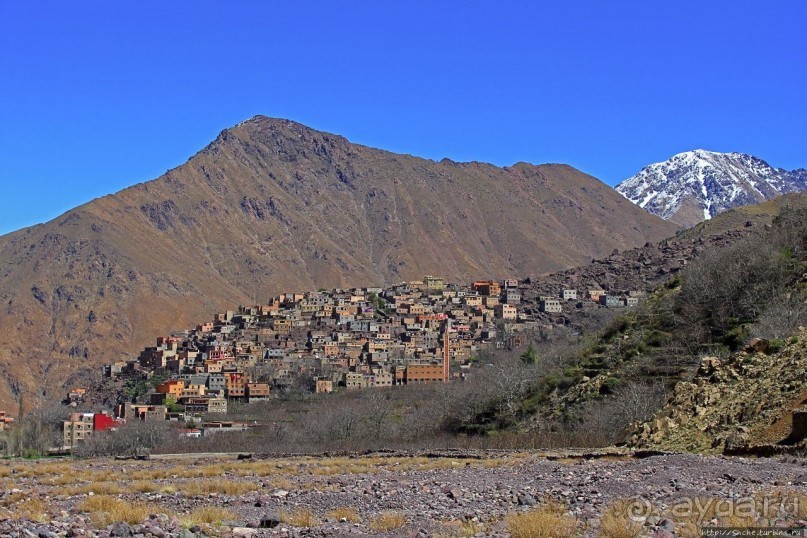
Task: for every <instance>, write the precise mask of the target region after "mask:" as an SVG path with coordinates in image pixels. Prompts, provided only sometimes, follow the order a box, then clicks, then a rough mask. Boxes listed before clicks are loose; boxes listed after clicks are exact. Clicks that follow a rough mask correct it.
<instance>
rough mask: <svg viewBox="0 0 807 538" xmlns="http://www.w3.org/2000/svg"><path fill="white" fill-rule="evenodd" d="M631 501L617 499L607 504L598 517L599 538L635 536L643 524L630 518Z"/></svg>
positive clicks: (639, 532)
mask: <svg viewBox="0 0 807 538" xmlns="http://www.w3.org/2000/svg"><path fill="white" fill-rule="evenodd" d="M630 506H631V501H630V500H629V499H624V500H618V501H616V502H614V503H613V504H611V505H609V506H608V507H607V508H606V509H605V511H604V512H603V514H602V517H601V518H600V533H599V536H600V538H636V537H637V536H639V535H641V533H642V529H643V525H642V523H641V522H639V521H634V520H633V519H631V518H630V511H629V510H630Z"/></svg>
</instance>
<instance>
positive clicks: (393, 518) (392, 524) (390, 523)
mask: <svg viewBox="0 0 807 538" xmlns="http://www.w3.org/2000/svg"><path fill="white" fill-rule="evenodd" d="M404 525H406V518H405V517H404V516H403V514H399V513H398V512H384V513H382V514H378V515H377V516H376V517H374V518H373V519H371V520H370V524H369V527H370V528H371V529H372V530H374V531H376V532H389V531H394V530H395V529H400V528H401V527H403V526H404Z"/></svg>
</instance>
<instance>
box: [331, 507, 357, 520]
mask: <svg viewBox="0 0 807 538" xmlns="http://www.w3.org/2000/svg"><path fill="white" fill-rule="evenodd" d="M327 516H328V517H329V518H332V519H335V520H336V521H347V522H349V523H359V522H360V521H361V517H360V516H359V513H358V512H356V510H354V509H353V508H349V507H346V506H344V507H341V508H336V509H335V510H331V511H330V512H328V514H327Z"/></svg>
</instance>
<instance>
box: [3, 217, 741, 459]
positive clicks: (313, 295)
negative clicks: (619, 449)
mask: <svg viewBox="0 0 807 538" xmlns="http://www.w3.org/2000/svg"><path fill="white" fill-rule="evenodd" d="M746 233H748V230H744V231H742V232H737V231H732V232H728V233H724V234H718V235H715V236H710V237H706V238H696V239H688V240H682V241H670V242H664V243H661V244H658V245H651V244H648V245H645V246H644V247H641V248H637V249H631V250H628V251H625V252H622V253H619V252H614V253H613V254H612V255H611V256H610V257H608V258H605V259H603V260H593V261H592V263H591V264H589V265H586V266H582V267H579V268H575V269H569V270H566V271H562V272H559V273H554V274H551V275H545V276H544V277H542V278H540V279H529V278H527V279H522V280H516V279H505V280H501V281H496V280H484V281H476V282H473V283H472V284H470V285H467V284H466V285H462V284H452V283H446V282H445V280H444V279H443V278H441V277H436V276H425V277H424V278H423V279H422V280H418V281H410V282H404V283H400V284H397V285H393V286H391V287H388V288H382V287H363V288H352V289H333V290H330V291H328V290H319V291H316V292H308V293H283V294H280V295H278V296H276V297H274V298H273V299H272V300H270V301H269V302H268V303H266V304H263V305H256V306H239V307H238V308H237V309H236V310H231V311H226V312H221V313H219V314H216V315H215V316H214V318H213V319H212V320H211V321H209V322H206V323H202V324H199V325H197V326H196V327H195V328H194V329H192V330H188V331H183V332H178V333H173V334H171V335H170V336H161V337H159V338H157V339H156V342H155V344H156V345H154V346H150V347H147V348H145V349H143V350H142V351H141V352H140V354H139V356H138V357H137V358H132V359H129V360H123V361H118V362H115V363H112V364H108V365H106V366H105V367H104V374H105V376H106V377H107V378H110V379H111V380H114V382H115V383H117V385H116V386H118V387H122V386H125V385H126V384H129V385H138V384H139V385H140V386H141V387H150V388H152V389H153V391H152V392H145V391H144V392H140V393H136V394H129V395H128V397H127V396H124V395H118V400H119V401H120V400H121V399H122V398H125V399H128V400H130V401H127V402H125V403H119V405H117V406H116V407H115V408H114V409H113V410H109V407H108V406H106V407H107V409H108V410H107V411H103V412H83V413H79V412H74V413H72V414H71V415H70V416H69V417H65V418H66V420H65V421H64V424H63V447H65V448H71V447H75V446H76V445H77V444H78V443H80V442H82V441H83V440H85V439H86V438H87V437H89V436H91V435H92V434H93V433H94V432H96V431H103V430H106V429H110V428H114V427H116V426H117V425H118V424H120V423H122V422H124V421H127V420H132V419H140V420H154V419H157V420H173V421H178V422H189V423H194V424H199V425H200V426H201V427H200V428H190V429H188V430H187V431H185V432H184V434H185V435H187V436H200V435H203V434H205V435H206V434H208V433H209V432H211V431H216V432H219V431H237V430H243V429H245V428H247V427H248V425H247V424H238V423H236V422H231V421H223V420H211V419H210V417H211V416H224V415H225V414H226V413H227V410H228V403H230V402H234V401H239V402H246V403H249V402H257V401H263V400H269V399H271V398H272V397H274V396H275V395H276V394H277V393H279V392H282V391H284V390H286V389H289V388H292V387H293V388H295V389H298V390H303V391H309V392H315V393H329V392H332V391H334V390H358V389H374V388H381V387H392V386H403V385H412V384H420V383H435V382H437V383H446V382H452V381H460V380H462V379H463V378H464V376H465V373H466V372H467V371H468V369H470V368H473V367H474V364H475V362H476V361H477V360H478V358H479V356H480V354H481V353H482V352H483V351H484V350H491V349H496V348H513V347H518V346H519V345H522V344H525V343H526V342H527V340H528V339H529V338H531V337H534V335H536V334H538V333H539V332H540V331H552V330H553V329H555V328H558V327H567V328H568V329H569V330H570V331H571V332H572V333H573V332H574V330H575V326H576V323H575V321H576V320H579V319H581V318H585V317H586V316H587V315H588V314H590V313H591V312H592V311H597V310H599V309H612V308H626V307H632V306H635V305H636V304H637V303H638V301H639V300H640V297H641V296H642V295H643V294H644V293H645V292H646V291H648V290H650V289H652V288H653V286H655V285H656V284H658V282H660V281H662V280H664V279H666V278H669V277H670V276H672V275H675V274H676V273H677V272H679V271H680V270H681V269H683V267H684V266H686V264H687V263H688V262H689V260H691V259H693V258H694V257H696V256H697V255H698V254H699V253H700V252H702V251H703V250H704V249H705V248H707V247H709V246H712V245H719V244H724V243H727V242H731V241H733V240H736V239H737V237H739V236H741V235H745V234H746ZM94 390H95V388H93V387H89V386H87V387H74V388H72V389H71V390H70V391H69V393H68V395H67V398H66V401H65V403H68V404H69V405H71V406H72V407H73V408H75V409H80V408H83V409H87V410H88V411H93V410H95V409H97V408H99V407H105V406H103V405H99V403H98V399H97V398H95V397H94V396H95V395H94V394H93V391H94ZM203 417H206V418H207V419H208V420H202V418H203ZM0 423H2V424H3V426H8V425H11V424H13V419H12V418H10V417H8V416H7V415H6V414H5V413H3V415H2V421H0Z"/></svg>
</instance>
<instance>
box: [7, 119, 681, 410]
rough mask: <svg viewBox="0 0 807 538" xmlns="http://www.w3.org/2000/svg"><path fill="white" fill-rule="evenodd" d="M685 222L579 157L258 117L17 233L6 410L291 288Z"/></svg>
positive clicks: (472, 265)
mask: <svg viewBox="0 0 807 538" xmlns="http://www.w3.org/2000/svg"><path fill="white" fill-rule="evenodd" d="M676 228H677V227H676V226H675V225H673V224H672V223H669V222H666V221H664V220H662V219H659V218H658V217H655V216H653V215H650V214H648V213H646V212H644V211H642V210H641V209H639V208H637V207H636V206H634V205H633V204H631V203H629V202H628V201H627V200H625V199H624V198H623V197H622V196H620V195H619V194H617V193H616V192H615V191H614V190H613V189H611V188H610V187H608V186H607V185H605V184H603V183H601V182H600V181H598V180H597V179H595V178H593V177H591V176H588V175H586V174H583V173H581V172H579V171H578V170H575V169H574V168H571V167H569V166H565V165H557V164H552V165H542V166H534V165H530V164H523V163H520V164H516V165H514V166H512V167H508V168H498V167H495V166H493V165H490V164H484V163H477V162H470V163H457V162H452V161H450V160H447V159H444V160H442V161H440V162H434V161H431V160H426V159H421V158H417V157H412V156H409V155H398V154H394V153H390V152H387V151H382V150H378V149H372V148H369V147H365V146H360V145H357V144H352V143H350V142H348V141H347V140H346V139H345V138H342V137H341V136H336V135H332V134H327V133H323V132H318V131H315V130H313V129H310V128H307V127H305V126H303V125H300V124H297V123H294V122H291V121H286V120H278V119H270V118H267V117H263V116H256V117H254V118H252V119H250V120H247V121H244V122H242V123H240V124H238V125H237V126H235V127H233V128H231V129H227V130H225V131H222V132H221V134H220V135H219V136H218V137H217V138H216V140H215V141H213V142H212V143H211V144H210V145H208V146H207V147H206V148H204V149H203V150H202V151H200V152H199V153H197V154H196V155H195V156H193V157H192V158H191V159H190V160H188V162H186V163H185V164H183V165H182V166H179V167H178V168H175V169H173V170H170V171H168V172H167V173H166V174H165V175H163V176H161V177H159V178H157V179H155V180H153V181H149V182H146V183H142V184H138V185H135V186H133V187H131V188H128V189H125V190H123V191H121V192H118V193H117V194H114V195H109V196H105V197H103V198H99V199H97V200H94V201H92V202H90V203H87V204H85V205H82V206H80V207H77V208H75V209H73V210H71V211H69V212H67V213H66V214H64V215H62V216H60V217H58V218H57V219H55V220H53V221H51V222H48V223H46V224H42V225H38V226H34V227H31V228H27V229H23V230H19V231H17V232H14V233H11V234H8V235H6V236H3V237H0V305H2V310H0V334H2V335H3V345H2V346H0V374H2V375H1V376H0V409H2V408H6V409H8V408H9V406H11V405H13V402H14V401H15V400H16V399H18V398H19V396H20V395H21V394H23V393H24V394H26V400H28V399H37V398H40V397H41V396H42V394H41V392H40V389H42V388H43V387H44V388H45V389H46V390H47V391H49V392H48V394H50V395H54V391H57V390H61V389H62V387H63V386H64V385H65V384H69V383H70V382H71V381H70V376H71V375H73V374H74V373H75V372H77V371H79V370H81V369H82V368H89V367H96V366H97V365H99V364H102V363H109V362H113V361H117V360H122V359H124V358H130V357H133V356H134V354H136V353H137V351H138V350H139V349H140V348H142V347H143V346H144V345H147V344H148V343H150V342H152V341H153V339H154V338H155V337H156V336H159V335H161V334H165V333H167V332H169V331H172V330H180V329H184V328H186V327H188V326H193V325H194V324H195V323H197V322H199V320H204V319H208V318H209V317H210V315H211V313H214V312H216V311H219V310H222V309H225V308H232V307H233V306H234V305H238V304H253V303H256V302H259V301H261V300H265V299H267V298H268V297H270V296H273V295H275V294H277V293H280V292H285V291H306V290H313V289H317V288H319V287H327V288H331V287H348V286H369V285H379V284H384V283H393V282H399V281H401V280H407V279H408V280H411V279H415V278H417V279H420V278H422V277H423V275H424V274H439V275H442V276H444V277H446V278H447V279H449V280H453V281H470V280H472V279H477V278H483V277H495V278H501V277H507V276H526V275H535V274H539V273H543V272H547V271H552V270H556V269H560V268H566V267H569V266H572V265H576V264H579V263H581V262H584V261H588V260H590V259H591V258H592V257H601V256H602V255H604V254H608V253H610V252H611V251H612V250H614V249H624V248H626V247H630V246H635V245H640V244H643V243H644V242H646V241H655V240H659V239H662V238H664V237H667V236H670V235H672V234H673V233H674V232H675V230H676ZM58 394H59V393H57V394H56V395H58ZM12 409H13V408H12Z"/></svg>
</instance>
